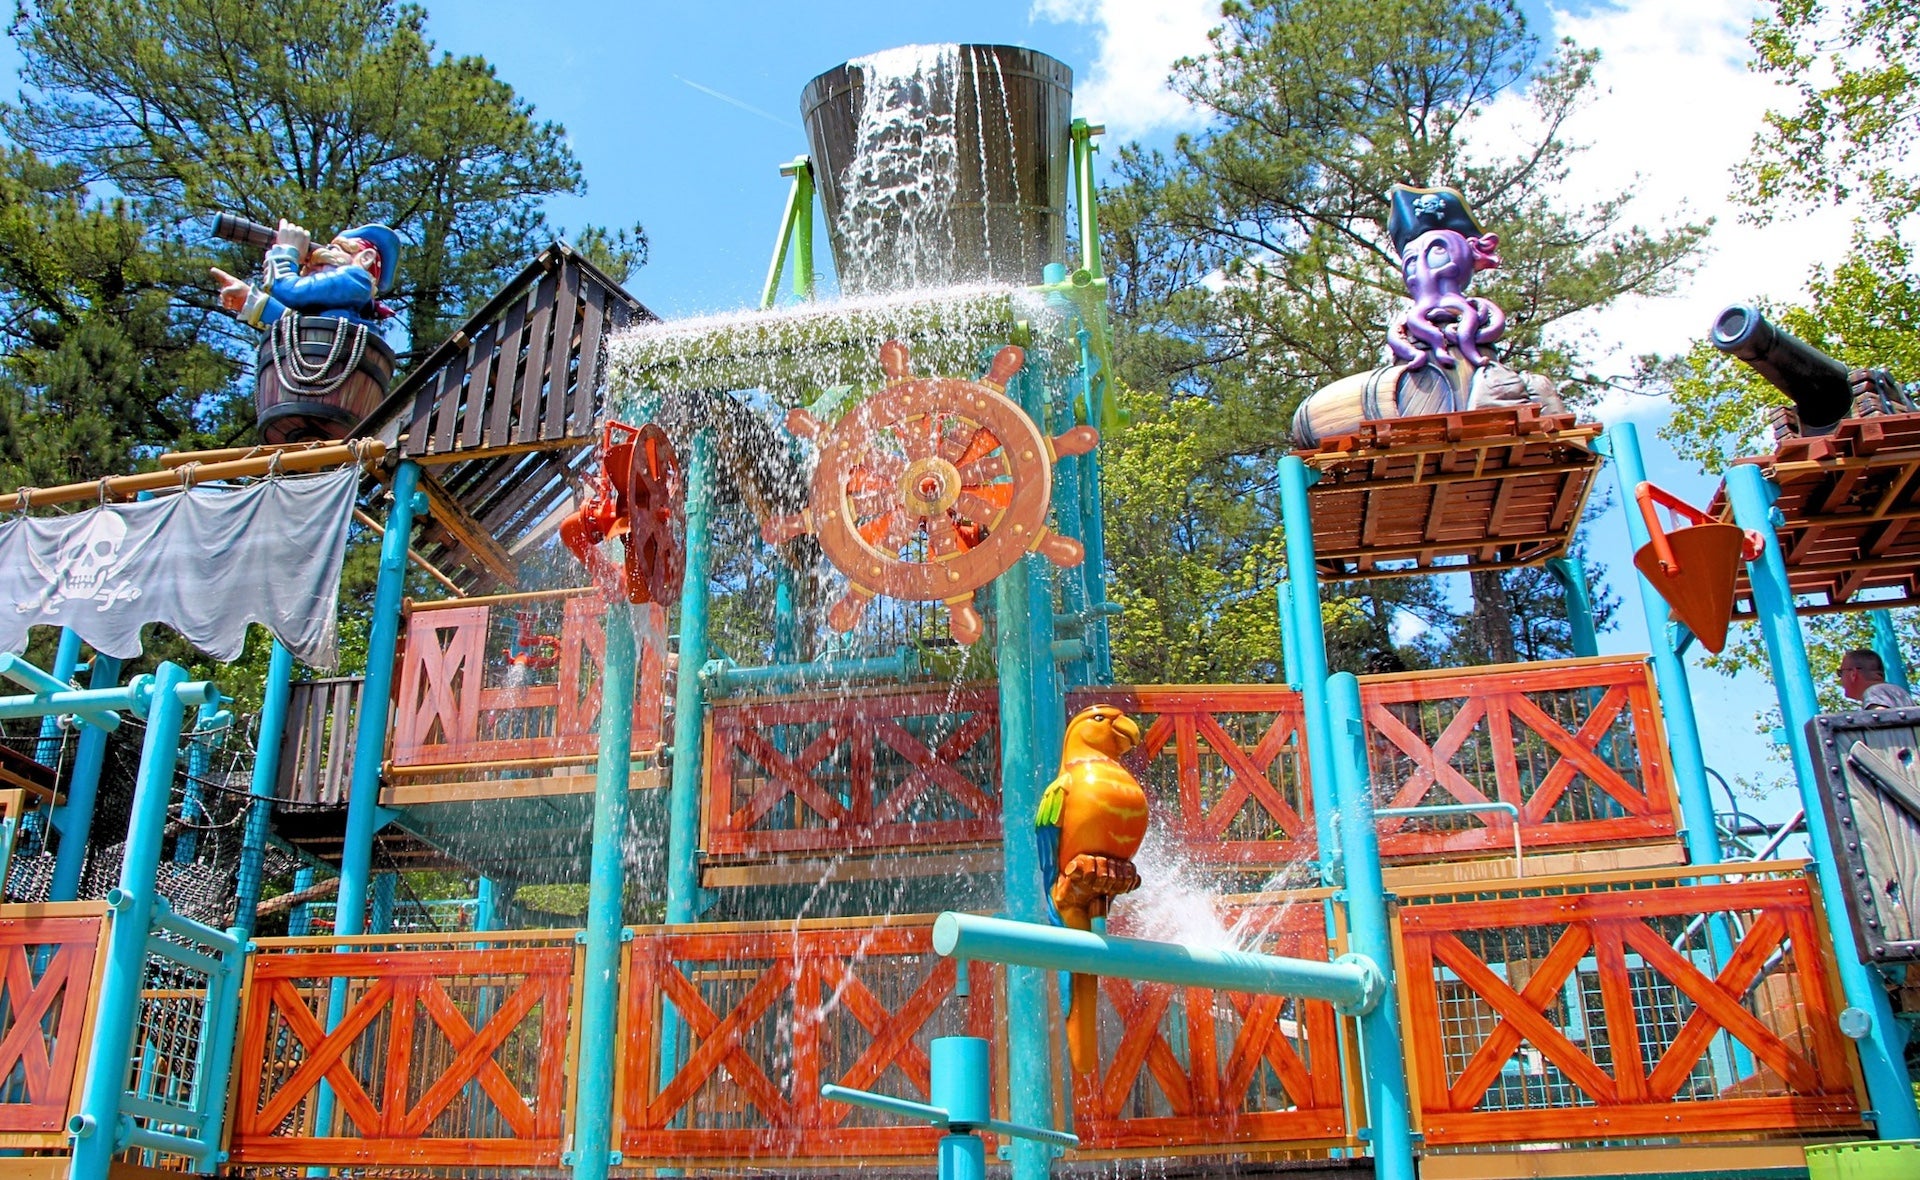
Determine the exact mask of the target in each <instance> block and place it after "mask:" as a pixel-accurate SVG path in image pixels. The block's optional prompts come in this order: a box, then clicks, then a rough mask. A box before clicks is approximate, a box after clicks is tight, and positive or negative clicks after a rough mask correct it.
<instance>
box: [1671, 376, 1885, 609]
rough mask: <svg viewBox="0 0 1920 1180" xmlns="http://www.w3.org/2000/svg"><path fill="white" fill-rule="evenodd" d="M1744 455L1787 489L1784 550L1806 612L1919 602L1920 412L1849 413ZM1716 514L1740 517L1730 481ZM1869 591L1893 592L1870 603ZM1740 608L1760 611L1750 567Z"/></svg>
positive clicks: (1739, 589) (1743, 572)
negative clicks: (1758, 454) (1814, 433)
mask: <svg viewBox="0 0 1920 1180" xmlns="http://www.w3.org/2000/svg"><path fill="white" fill-rule="evenodd" d="M1743 461H1744V462H1748V463H1757V464H1759V465H1760V470H1761V472H1762V473H1763V474H1764V475H1765V476H1766V477H1767V478H1768V479H1769V480H1772V481H1773V482H1774V483H1775V484H1776V485H1778V486H1779V488H1780V499H1779V501H1778V502H1777V503H1776V504H1775V507H1776V508H1778V509H1779V511H1780V516H1781V518H1782V523H1781V524H1780V525H1779V532H1780V551H1781V553H1782V555H1783V556H1784V557H1785V558H1786V563H1787V583H1788V585H1790V586H1791V587H1792V589H1793V593H1794V596H1795V597H1796V598H1800V599H1802V602H1801V605H1800V613H1802V614H1830V613H1833V612H1837V611H1847V610H1867V609H1869V608H1872V607H1886V606H1905V605H1910V604H1912V603H1915V602H1920V414H1890V415H1885V416H1880V417H1873V418H1850V419H1848V420H1847V421H1845V422H1842V423H1840V425H1839V426H1837V427H1835V428H1834V432H1833V433H1832V434H1829V435H1826V436H1824V437H1822V438H1802V439H1794V440H1792V441H1790V442H1788V443H1786V444H1784V445H1783V446H1782V447H1781V448H1780V450H1779V451H1778V452H1776V453H1775V454H1773V455H1770V456H1766V457H1763V458H1757V459H1747V460H1743ZM1708 511H1709V512H1711V513H1712V514H1713V515H1714V516H1716V517H1718V518H1720V519H1722V520H1732V519H1733V509H1732V507H1731V506H1730V505H1729V504H1728V502H1727V493H1726V488H1725V487H1724V486H1723V487H1722V488H1721V489H1720V491H1719V492H1717V493H1715V495H1714V498H1713V504H1712V506H1711V507H1710V508H1709V509H1708ZM1869 590H1874V591H1891V593H1881V594H1876V595H1875V596H1874V597H1873V598H1871V599H1868V600H1866V601H1862V600H1861V598H1860V596H1861V594H1862V593H1864V592H1866V591H1869ZM1808 600H1810V601H1808ZM1734 612H1735V614H1737V615H1740V616H1750V615H1752V614H1753V586H1752V584H1751V583H1750V582H1749V581H1748V579H1747V569H1746V566H1745V565H1742V566H1741V567H1740V572H1739V579H1738V581H1737V583H1736V588H1735V596H1734Z"/></svg>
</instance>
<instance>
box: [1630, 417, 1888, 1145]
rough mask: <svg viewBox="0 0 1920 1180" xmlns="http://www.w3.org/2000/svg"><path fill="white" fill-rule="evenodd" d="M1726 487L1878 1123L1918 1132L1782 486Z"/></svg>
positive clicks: (1749, 483)
mask: <svg viewBox="0 0 1920 1180" xmlns="http://www.w3.org/2000/svg"><path fill="white" fill-rule="evenodd" d="M1616 429H1618V428H1617V427H1616ZM1726 487H1727V499H1728V500H1729V501H1730V502H1731V503H1732V505H1733V520H1734V523H1735V524H1737V525H1739V526H1740V527H1741V528H1743V529H1747V530H1750V531H1752V532H1757V533H1759V534H1760V536H1761V539H1762V540H1763V541H1764V542H1765V548H1764V550H1763V551H1762V552H1761V554H1760V556H1759V558H1758V559H1757V560H1754V561H1750V562H1748V563H1747V577H1748V580H1749V581H1750V582H1751V583H1752V585H1753V613H1754V618H1755V620H1756V621H1757V622H1758V623H1759V624H1760V634H1761V636H1762V638H1763V639H1765V641H1766V645H1767V659H1768V661H1769V663H1770V664H1771V665H1772V668H1773V686H1774V690H1775V691H1776V692H1777V693H1778V694H1779V698H1780V717H1781V720H1782V721H1783V722H1784V723H1785V725H1786V731H1787V746H1788V748H1789V749H1790V750H1791V751H1792V754H1793V775H1794V779H1795V780H1796V781H1797V782H1798V783H1799V786H1800V801H1801V806H1803V807H1804V808H1805V809H1806V817H1807V843H1808V844H1809V845H1810V846H1811V847H1812V848H1813V850H1814V856H1813V867H1814V872H1815V874H1816V875H1817V877H1818V879H1819V882H1820V904H1821V906H1822V907H1823V909H1824V910H1825V912H1826V918H1827V932H1828V934H1829V935H1830V936H1831V937H1832V939H1833V957H1834V960H1835V967H1836V968H1837V969H1838V972H1839V975H1840V987H1841V991H1842V992H1843V993H1844V994H1845V996H1846V1000H1847V1003H1848V1005H1850V1006H1851V1007H1853V1008H1854V1009H1856V1010H1858V1011H1859V1012H1860V1013H1861V1014H1863V1015H1864V1016H1866V1017H1867V1018H1868V1019H1867V1022H1866V1023H1867V1028H1866V1034H1865V1035H1864V1036H1862V1037H1861V1038H1859V1050H1860V1065H1861V1072H1862V1073H1864V1074H1865V1075H1866V1080H1867V1095H1868V1097H1869V1098H1870V1099H1871V1100H1872V1102H1873V1109H1874V1112H1875V1115H1876V1118H1875V1124H1874V1125H1875V1129H1876V1130H1877V1131H1878V1132H1879V1135H1880V1137H1881V1138H1882V1139H1915V1138H1920V1111H1916V1110H1915V1107H1914V1098H1913V1080H1912V1078H1911V1077H1909V1076H1908V1074H1907V1065H1906V1060H1905V1057H1904V1054H1903V1049H1904V1047H1905V1046H1904V1041H1905V1038H1904V1037H1902V1036H1901V1034H1900V1032H1899V1030H1898V1028H1897V1026H1896V1025H1895V1024H1894V1016H1893V1007H1892V1005H1891V1004H1889V1003H1888V1001H1887V990H1886V988H1885V987H1883V986H1881V984H1880V981H1879V979H1878V978H1877V977H1876V975H1875V973H1874V971H1873V970H1872V969H1871V968H1869V967H1868V966H1867V965H1866V964H1865V963H1863V962H1861V961H1860V948H1859V946H1858V945H1857V944H1856V943H1855V942H1854V938H1853V924H1852V922H1851V920H1850V919H1849V918H1848V916H1847V910H1846V894H1845V892H1844V891H1845V889H1846V884H1845V882H1843V881H1842V880H1841V878H1840V868H1839V865H1838V863H1837V861H1836V858H1835V857H1833V856H1831V855H1828V854H1827V853H1828V850H1829V849H1831V848H1832V847H1833V833H1832V831H1831V830H1830V829H1829V828H1828V827H1827V813H1826V811H1825V809H1824V808H1823V807H1822V803H1821V794H1820V779H1819V776H1818V775H1817V774H1816V773H1815V771H1814V765H1813V752H1812V750H1811V749H1809V746H1808V743H1809V742H1810V741H1811V738H1810V737H1809V735H1808V733H1807V727H1808V725H1809V724H1810V723H1811V722H1812V720H1813V718H1814V716H1815V715H1816V714H1818V713H1819V711H1820V707H1819V705H1818V703H1817V702H1816V700H1815V696H1814V689H1813V673H1812V672H1811V670H1810V669H1809V668H1808V666H1807V646H1806V639H1805V637H1804V636H1802V635H1801V633H1800V618H1799V616H1798V615H1797V614H1795V613H1794V607H1793V594H1792V591H1791V590H1790V589H1789V588H1788V585H1787V563H1786V559H1785V558H1784V557H1783V556H1782V555H1781V552H1780V534H1779V533H1778V532H1776V531H1775V514H1774V507H1773V504H1774V500H1775V499H1776V498H1777V497H1778V496H1779V494H1780V493H1779V489H1778V488H1776V487H1775V486H1774V485H1773V484H1771V483H1769V482H1768V481H1767V479H1766V477H1764V476H1762V475H1761V474H1760V469H1759V468H1758V467H1756V466H1754V465H1752V464H1750V463H1742V464H1736V465H1734V466H1733V467H1730V468H1728V469H1727V484H1726Z"/></svg>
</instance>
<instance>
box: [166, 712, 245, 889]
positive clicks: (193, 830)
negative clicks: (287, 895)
mask: <svg viewBox="0 0 1920 1180" xmlns="http://www.w3.org/2000/svg"><path fill="white" fill-rule="evenodd" d="M223 699H224V698H218V697H216V698H215V699H214V700H213V701H211V702H209V703H208V704H205V705H202V706H200V712H199V713H198V715H196V716H195V717H194V722H193V730H194V733H193V738H192V740H191V741H189V742H188V744H187V781H186V782H185V784H183V785H182V787H181V789H180V835H179V836H178V837H176V838H175V840H174V842H173V863H174V864H177V865H184V864H192V863H193V858H194V857H195V856H196V855H198V854H199V852H200V828H202V827H205V826H206V823H207V820H208V819H210V818H212V817H211V816H209V815H208V814H207V804H206V782H207V776H208V775H209V774H211V773H212V772H213V756H214V753H215V752H216V751H217V750H218V749H219V747H220V746H221V745H222V744H223V739H224V737H225V736H226V733H225V731H226V727H227V726H228V725H231V724H233V714H231V713H228V712H226V711H224V710H222V709H221V708H220V705H221V702H222V700H223Z"/></svg>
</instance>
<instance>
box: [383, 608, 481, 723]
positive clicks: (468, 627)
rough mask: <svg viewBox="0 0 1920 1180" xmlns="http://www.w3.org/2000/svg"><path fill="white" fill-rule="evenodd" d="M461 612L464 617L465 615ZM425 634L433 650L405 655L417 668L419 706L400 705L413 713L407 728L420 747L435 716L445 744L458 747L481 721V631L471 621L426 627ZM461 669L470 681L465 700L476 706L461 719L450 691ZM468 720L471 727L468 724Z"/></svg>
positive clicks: (457, 706)
mask: <svg viewBox="0 0 1920 1180" xmlns="http://www.w3.org/2000/svg"><path fill="white" fill-rule="evenodd" d="M482 609H483V610H484V608H482ZM460 613H461V614H462V615H464V614H466V613H467V612H465V611H461V612H460ZM424 631H425V633H426V635H427V637H428V641H429V642H430V643H431V644H432V651H431V652H421V653H418V654H417V655H416V654H414V653H411V652H409V653H408V658H409V659H410V660H412V661H413V666H414V667H415V668H416V669H418V672H417V675H418V676H419V677H420V684H419V686H418V688H416V690H415V692H416V694H417V697H418V704H417V707H416V701H415V700H407V701H404V702H403V703H402V707H403V708H406V709H408V710H410V711H411V713H412V717H411V719H410V721H409V726H410V728H411V729H412V731H413V735H414V740H415V741H416V742H418V743H420V744H422V745H424V744H426V740H427V734H429V733H431V732H432V730H433V722H434V719H435V718H436V717H437V718H439V719H440V728H441V730H442V731H443V732H444V734H445V735H446V741H445V744H447V745H459V744H461V743H463V742H468V741H471V740H473V738H474V736H475V734H476V733H477V730H476V729H475V728H474V727H475V726H477V725H478V723H479V719H480V712H479V709H478V705H479V700H480V685H479V683H478V678H479V676H480V660H479V655H480V639H481V637H482V636H483V635H484V631H482V630H481V629H480V627H479V625H477V624H476V623H475V622H473V621H450V622H448V623H447V624H445V625H441V626H430V627H426V628H424ZM416 634H418V632H416ZM463 668H464V669H466V677H467V681H468V682H469V683H466V684H464V685H463V688H464V689H465V690H466V693H465V696H466V700H467V702H468V703H469V704H471V705H473V706H475V707H474V708H472V709H470V710H469V711H468V713H467V715H464V716H463V715H462V713H461V711H460V700H459V698H458V697H456V696H455V694H454V689H453V683H454V681H455V680H456V679H457V678H459V677H460V674H461V670H462V669H463ZM469 721H471V722H472V723H473V724H472V725H469V724H468V722H469Z"/></svg>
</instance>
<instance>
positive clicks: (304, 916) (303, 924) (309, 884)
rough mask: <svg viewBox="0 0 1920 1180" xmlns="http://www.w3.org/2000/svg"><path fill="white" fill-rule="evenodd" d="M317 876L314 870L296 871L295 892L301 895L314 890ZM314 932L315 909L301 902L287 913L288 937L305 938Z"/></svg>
mask: <svg viewBox="0 0 1920 1180" xmlns="http://www.w3.org/2000/svg"><path fill="white" fill-rule="evenodd" d="M315 876H317V874H316V873H315V872H314V871H313V870H312V869H310V868H309V869H296V870H295V871H294V874H293V891H294V892H295V893H301V892H304V891H305V890H308V889H312V888H313V879H314V877H315ZM312 932H313V907H312V906H311V905H309V904H308V903H306V902H304V901H303V902H301V903H300V904H299V905H296V906H294V907H293V909H291V910H290V911H288V913H287V935H288V937H290V938H305V937H306V936H307V935H309V934H311V933H312Z"/></svg>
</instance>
